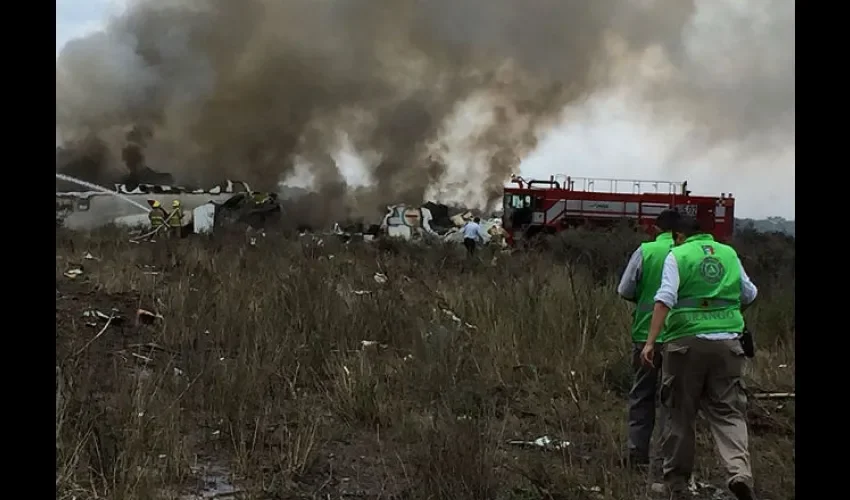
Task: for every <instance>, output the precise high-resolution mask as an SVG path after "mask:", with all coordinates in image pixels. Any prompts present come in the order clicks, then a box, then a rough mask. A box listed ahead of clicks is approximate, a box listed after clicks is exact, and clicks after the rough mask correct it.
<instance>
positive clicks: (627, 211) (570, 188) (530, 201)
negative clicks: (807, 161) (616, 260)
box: [502, 176, 735, 243]
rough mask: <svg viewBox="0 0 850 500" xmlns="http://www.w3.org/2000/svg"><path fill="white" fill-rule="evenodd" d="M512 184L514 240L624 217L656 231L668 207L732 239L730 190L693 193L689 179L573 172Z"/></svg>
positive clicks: (508, 211)
mask: <svg viewBox="0 0 850 500" xmlns="http://www.w3.org/2000/svg"><path fill="white" fill-rule="evenodd" d="M511 182H512V183H513V184H515V185H516V187H513V186H511V187H505V197H504V213H503V216H502V224H503V227H504V229H505V231H506V232H507V239H508V242H510V243H515V242H518V241H523V240H530V239H531V238H533V237H535V236H537V235H540V234H554V233H557V232H559V231H563V230H565V229H569V228H573V227H578V226H585V227H600V226H601V227H611V226H614V225H616V224H619V223H623V221H625V222H626V223H628V224H631V225H634V226H640V227H643V228H644V229H645V230H646V231H647V232H649V233H650V234H652V233H653V231H654V226H653V224H654V222H655V218H656V217H657V216H658V214H659V213H661V211H662V210H665V209H668V208H674V209H676V210H679V211H680V212H682V213H684V214H687V215H691V216H694V217H696V219H697V220H698V221H699V222H700V224H701V225H702V227H703V228H704V229H706V230H707V231H709V232H710V233H711V234H713V235H714V237H715V238H717V239H718V240H720V241H728V240H729V239H730V238H731V237H732V233H733V231H734V228H735V198H734V197H733V196H732V193H728V194H726V193H721V194H720V196H719V197H716V196H694V195H692V194H691V192H690V191H689V190H688V183H687V181H684V182H669V181H645V180H628V179H592V178H586V177H569V176H551V177H550V178H549V179H547V180H526V179H523V178H522V177H518V176H512V178H511Z"/></svg>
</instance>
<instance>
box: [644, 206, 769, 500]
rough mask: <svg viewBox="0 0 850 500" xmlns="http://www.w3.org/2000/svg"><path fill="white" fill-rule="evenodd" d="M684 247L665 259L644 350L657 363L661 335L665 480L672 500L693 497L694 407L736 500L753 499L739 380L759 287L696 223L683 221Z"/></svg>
mask: <svg viewBox="0 0 850 500" xmlns="http://www.w3.org/2000/svg"><path fill="white" fill-rule="evenodd" d="M677 233H680V234H678V235H677V237H678V238H679V239H680V241H681V240H682V239H683V240H684V241H682V242H681V244H680V245H679V246H676V247H674V248H673V249H672V250H671V251H670V254H669V255H668V256H667V258H666V259H665V260H664V268H663V271H662V275H661V286H660V287H659V289H658V293H656V294H655V305H654V309H653V312H652V319H651V321H650V327H649V337H648V338H647V340H646V345H645V346H644V347H643V349H642V351H641V359H642V360H643V362H644V363H645V364H646V366H647V367H651V366H656V361H657V358H656V342H657V341H658V339H659V336H660V335H662V330H663V340H664V357H663V366H662V381H661V404H662V406H663V407H664V411H665V412H667V419H666V420H665V425H664V428H663V431H662V435H661V452H662V454H663V455H664V467H663V472H664V482H665V483H666V485H667V486H668V488H669V489H670V493H671V497H670V498H671V499H673V500H680V499H685V498H691V495H690V494H689V492H688V488H687V483H688V479H689V478H690V476H691V473H692V472H693V469H694V454H695V448H694V446H695V441H696V436H695V424H696V417H697V410H702V414H703V416H704V417H705V419H706V421H707V422H708V425H709V428H710V429H711V433H712V434H713V436H714V441H715V443H716V444H717V450H718V452H719V454H720V457H721V459H722V460H723V462H724V463H725V465H726V470H727V472H728V474H729V483H728V486H729V489H730V490H731V491H732V493H734V494H735V497H736V498H737V499H738V500H755V498H756V496H755V492H754V490H753V475H752V469H751V466H750V453H749V449H748V434H747V421H746V406H747V396H746V394H745V393H744V388H743V385H742V380H741V379H742V374H743V369H744V363H745V354H744V349H743V347H742V345H741V341H740V338H741V334H742V333H743V331H744V317H743V315H742V314H741V310H742V309H744V308H746V307H747V306H749V305H750V304H752V302H753V301H754V300H755V298H756V295H757V294H758V290H757V289H756V287H755V285H753V283H752V282H751V281H750V279H749V277H748V276H747V273H746V272H745V271H744V267H743V265H742V264H741V261H740V259H739V258H738V254H737V253H736V252H735V250H734V249H733V248H732V247H730V246H728V245H724V244H721V243H718V242H716V241H714V238H713V237H712V236H711V235H710V234H705V233H704V232H702V230H701V229H700V227H699V224H698V223H697V221H696V220H694V219H692V218H683V219H682V221H680V230H679V231H677Z"/></svg>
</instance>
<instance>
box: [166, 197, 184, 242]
mask: <svg viewBox="0 0 850 500" xmlns="http://www.w3.org/2000/svg"><path fill="white" fill-rule="evenodd" d="M165 223H166V224H167V225H168V228H169V229H170V230H171V233H172V236H174V237H180V231H181V230H182V229H183V227H182V225H183V209H182V208H181V206H180V200H174V201H172V202H171V213H169V214H168V218H166V219H165Z"/></svg>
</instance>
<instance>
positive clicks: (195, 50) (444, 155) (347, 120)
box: [56, 0, 794, 222]
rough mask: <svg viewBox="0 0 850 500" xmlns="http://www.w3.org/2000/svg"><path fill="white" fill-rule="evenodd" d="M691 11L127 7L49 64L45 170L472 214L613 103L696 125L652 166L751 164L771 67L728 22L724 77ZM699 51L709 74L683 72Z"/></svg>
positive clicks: (776, 78) (232, 4)
mask: <svg viewBox="0 0 850 500" xmlns="http://www.w3.org/2000/svg"><path fill="white" fill-rule="evenodd" d="M709 3H711V2H707V1H696V0H693V1H691V0H655V1H651V0H643V1H639V0H594V1H592V2H591V1H586V0H560V1H556V0H524V1H520V0H429V1H424V0H142V1H137V2H134V3H131V4H130V6H129V7H128V8H127V10H126V12H125V13H124V14H123V15H121V16H119V17H116V18H114V19H112V20H111V21H110V22H109V23H108V24H107V26H106V27H105V29H104V30H103V31H100V32H96V33H93V34H91V35H89V36H86V37H84V38H80V39H77V40H73V41H71V42H69V43H68V44H67V45H66V46H65V48H64V49H63V51H62V52H61V54H60V56H59V58H58V60H57V63H56V88H57V90H56V92H57V95H56V99H57V115H56V123H57V135H58V136H59V137H60V138H61V141H62V143H63V151H62V153H63V155H64V156H63V158H61V159H60V158H59V155H57V169H61V170H63V171H68V170H69V169H71V168H72V167H73V168H80V167H79V166H80V165H81V164H83V165H85V166H86V175H85V176H84V177H85V178H86V179H88V180H92V181H95V182H106V181H107V179H115V178H119V177H122V176H124V175H126V174H127V173H128V172H130V171H132V170H133V169H137V168H140V165H141V166H146V167H152V168H154V169H156V170H159V171H164V172H169V173H171V174H173V175H174V177H175V180H176V181H177V182H180V183H186V184H201V185H204V184H212V183H216V182H220V181H221V180H223V179H225V178H230V179H238V180H245V181H247V182H248V183H250V184H251V185H252V187H254V188H256V189H266V190H271V189H275V188H276V185H277V182H278V181H279V180H282V179H284V180H290V181H291V182H296V181H299V180H303V179H304V178H309V179H310V181H311V184H312V188H313V189H314V190H316V191H317V192H319V193H320V196H319V197H318V199H319V200H327V203H326V206H324V207H322V209H321V211H320V212H321V213H322V215H321V218H322V219H327V220H322V221H315V222H328V221H330V220H332V219H334V218H338V217H344V216H347V215H360V214H363V215H366V214H369V215H371V214H372V213H374V211H375V210H376V208H377V207H379V206H381V205H384V204H387V203H397V202H410V203H418V202H421V201H423V200H424V199H425V198H428V197H435V198H439V199H440V200H441V201H446V202H463V203H464V204H466V205H477V206H480V207H484V206H486V205H487V204H488V203H489V202H492V201H494V200H495V199H497V198H498V196H499V191H500V189H501V187H502V185H503V183H504V182H505V180H506V179H507V177H508V176H509V175H510V174H511V173H514V172H518V171H519V169H520V164H521V162H522V161H523V159H525V158H529V161H532V160H533V159H534V156H533V154H532V153H534V152H535V151H539V149H538V147H539V144H538V143H539V141H540V140H541V138H542V139H544V140H546V139H547V138H549V140H550V141H551V140H552V139H551V138H552V137H553V135H552V134H551V131H552V130H553V129H554V127H556V126H558V125H561V124H563V123H564V121H565V120H566V122H567V124H568V125H569V124H572V123H575V122H576V121H577V120H587V119H588V116H587V114H588V110H589V109H591V108H589V107H588V106H590V105H591V104H592V103H594V102H597V101H598V100H599V99H600V98H601V97H600V96H603V97H604V96H613V95H618V94H622V95H625V96H627V97H628V98H629V99H631V100H632V101H634V102H638V103H641V105H642V106H643V107H642V108H640V112H639V113H636V114H635V116H633V117H632V119H634V120H639V121H642V122H644V123H645V124H651V125H653V126H654V127H658V126H661V127H668V128H675V127H676V126H677V125H680V124H688V126H692V124H695V125H693V126H694V127H697V128H698V129H699V130H700V134H699V137H696V138H694V137H689V138H688V139H687V140H684V139H683V140H679V141H678V142H677V143H676V144H675V145H674V146H675V147H672V146H671V147H669V148H668V149H670V150H671V151H674V153H670V154H668V156H667V157H665V158H664V162H665V163H664V165H665V168H667V167H669V166H670V165H673V162H674V160H675V159H677V158H680V159H687V158H690V157H692V156H693V155H696V154H698V153H699V152H700V151H709V150H712V148H716V147H718V145H724V144H727V143H729V142H730V141H731V142H734V143H735V144H737V146H736V151H737V153H736V154H738V155H744V154H753V153H754V152H760V151H764V150H765V149H766V148H770V147H771V144H774V142H773V141H775V140H776V137H778V136H777V135H776V133H774V132H771V131H770V130H774V129H775V130H778V129H779V127H780V126H781V125H782V124H784V123H787V120H788V118H787V117H788V116H789V115H788V110H789V104H788V102H787V97H788V93H787V91H788V82H787V81H783V80H782V78H783V77H787V72H788V69H787V67H786V66H783V63H787V60H783V61H778V62H773V63H770V62H766V61H765V60H764V59H752V58H749V59H748V58H747V56H745V54H749V52H747V43H748V40H747V39H744V40H743V41H741V40H737V39H735V37H734V36H733V35H734V34H735V33H738V32H740V31H741V30H737V31H736V28H735V26H733V25H732V26H725V27H724V28H723V29H724V30H726V31H727V32H728V33H727V35H725V36H726V43H728V46H729V47H731V49H726V50H732V51H734V52H735V53H736V54H737V55H739V56H740V59H739V60H738V61H737V64H726V63H727V61H726V59H724V58H723V57H721V56H723V52H722V50H723V49H718V48H717V45H716V44H715V45H712V44H706V45H704V46H700V45H699V44H697V45H694V40H700V39H706V38H709V39H710V38H712V37H713V38H714V39H720V38H722V36H723V35H722V34H721V33H719V32H717V31H716V30H717V28H716V26H715V25H716V24H717V23H716V22H714V21H712V18H711V16H710V15H703V16H702V17H700V12H701V10H700V9H703V10H704V9H705V8H707V7H705V6H706V5H708V4H709ZM713 3H714V4H722V5H721V6H720V7H715V8H714V10H715V11H718V9H719V11H720V12H721V13H723V12H728V11H731V10H734V9H735V8H738V7H736V5H737V3H734V2H731V1H730V2H723V1H720V0H715V1H714V2H713ZM781 3H783V2H780V1H779V0H776V1H773V2H762V4H765V6H764V7H763V8H762V10H763V17H764V19H765V21H764V23H763V24H764V25H765V26H764V28H763V30H765V31H767V32H769V33H774V32H777V31H779V28H777V27H776V26H775V23H774V24H771V22H772V21H771V20H772V19H774V18H775V17H776V15H775V14H774V13H773V11H772V10H771V6H774V7H776V6H778V5H779V4H781ZM791 8H792V10H791V16H792V17H791V38H790V44H791V45H790V62H791V68H790V74H791V78H790V124H791V125H790V133H791V134H792V136H793V106H794V103H793V60H794V59H793V4H792V7H791ZM774 10H775V9H774ZM715 17H717V16H716V15H715ZM727 17H728V16H727ZM720 18H721V20H723V19H722V16H720ZM699 19H703V21H702V22H703V25H700V24H699ZM726 21H728V19H726ZM727 24H728V23H727ZM739 27H740V26H739ZM700 29H701V30H703V34H702V35H699V36H697V35H694V34H693V32H694V30H697V31H698V30H700ZM706 33H707V34H706ZM786 35H787V33H786ZM745 38H746V37H745ZM764 43H769V44H773V46H781V45H783V44H784V45H786V46H787V44H788V43H789V40H788V38H787V36H786V37H782V36H776V37H775V39H773V38H770V36H767V35H765V36H764V37H763V44H762V45H764ZM742 46H743V47H744V49H742V48H741V47H742ZM718 50H719V51H720V52H718ZM700 51H702V52H700ZM712 51H714V52H712ZM717 54H720V55H717ZM752 54H756V56H757V55H758V52H757V51H756V50H755V49H753V52H752ZM711 57H715V58H716V59H718V61H720V62H723V63H724V64H726V66H723V68H724V69H723V70H722V71H721V70H718V69H717V65H716V64H715V65H713V66H712V67H714V68H715V69H714V70H713V72H712V71H708V72H706V68H709V67H710V66H711V65H705V64H696V63H695V61H705V60H706V59H710V58H711ZM750 57H753V56H750ZM786 59H787V58H786ZM771 64H774V66H775V67H774V66H771ZM701 72H702V73H701ZM752 96H756V97H755V98H754V97H752ZM782 99H785V104H784V105H777V104H776V101H777V100H782ZM783 130H784V131H785V132H787V129H783ZM128 148H129V149H128ZM352 158H354V159H356V161H353V160H352ZM563 163H564V166H566V165H567V164H568V163H569V159H568V158H564V159H563ZM523 168H525V166H523ZM587 168H589V169H592V168H594V167H593V166H592V165H588V166H587ZM564 170H565V168H564V167H560V166H559V167H558V168H553V171H552V172H550V173H556V172H563V171H564ZM585 172H587V169H585ZM69 173H72V172H70V171H69Z"/></svg>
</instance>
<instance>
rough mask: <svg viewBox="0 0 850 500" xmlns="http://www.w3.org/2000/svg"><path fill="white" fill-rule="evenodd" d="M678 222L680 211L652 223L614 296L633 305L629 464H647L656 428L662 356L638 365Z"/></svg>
mask: <svg viewBox="0 0 850 500" xmlns="http://www.w3.org/2000/svg"><path fill="white" fill-rule="evenodd" d="M679 219H680V215H679V212H677V211H675V210H665V211H663V212H661V213H660V214H659V215H658V217H657V218H656V220H655V226H656V228H657V229H658V231H659V234H658V236H657V237H656V238H655V241H650V242H647V243H643V244H641V245H640V246H639V247H638V248H637V249H636V250H635V251H634V253H632V257H631V258H630V259H629V263H628V265H627V266H626V270H625V271H624V272H623V277H622V278H621V279H620V285H619V286H618V287H617V293H618V294H619V295H620V296H621V297H623V298H624V299H626V300H628V301H631V302H635V310H634V317H633V318H634V319H633V320H632V367H633V371H634V382H633V383H632V389H631V391H630V392H629V403H628V404H629V407H628V421H629V428H628V457H627V460H628V464H629V465H630V466H633V467H635V466H645V465H648V464H649V457H650V442H651V440H652V432H653V430H654V428H655V420H656V418H655V416H656V415H655V401H656V396H655V395H656V391H657V388H658V379H659V367H660V366H661V353H660V352H659V353H656V354H655V364H654V366H645V365H644V364H643V363H641V359H640V353H641V349H643V346H644V344H645V343H646V339H647V337H648V336H649V320H650V318H651V317H652V309H653V305H654V304H655V292H657V291H658V287H659V286H660V285H661V270H662V268H663V266H664V259H665V258H666V257H667V254H668V253H669V252H670V249H671V248H673V244H674V242H673V228H674V227H675V225H676V224H678V222H679Z"/></svg>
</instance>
